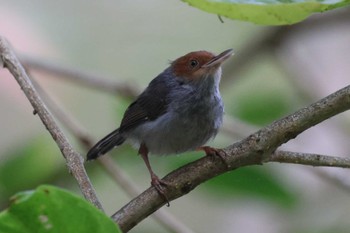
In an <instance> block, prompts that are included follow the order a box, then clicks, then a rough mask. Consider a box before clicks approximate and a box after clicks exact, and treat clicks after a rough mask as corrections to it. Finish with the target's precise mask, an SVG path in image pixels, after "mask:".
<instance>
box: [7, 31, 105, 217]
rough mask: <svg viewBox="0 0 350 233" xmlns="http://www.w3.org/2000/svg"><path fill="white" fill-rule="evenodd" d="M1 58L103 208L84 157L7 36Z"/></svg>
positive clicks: (87, 192)
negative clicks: (43, 98)
mask: <svg viewBox="0 0 350 233" xmlns="http://www.w3.org/2000/svg"><path fill="white" fill-rule="evenodd" d="M0 60H1V61H2V63H3V66H4V67H6V68H7V69H8V70H9V71H10V72H11V74H12V75H13V77H14V78H15V79H16V80H17V82H18V84H19V85H20V87H21V88H22V90H23V92H24V94H25V95H26V97H27V98H28V100H29V102H30V103H31V105H32V106H33V108H34V113H37V114H38V115H39V117H40V119H41V121H42V122H43V124H44V125H45V127H46V129H47V130H48V131H49V132H50V134H51V136H52V138H53V139H54V140H55V142H56V144H57V145H58V147H59V149H60V150H61V152H62V155H63V157H64V158H65V159H66V164H67V167H68V170H69V172H70V173H71V174H72V175H73V176H74V178H75V179H76V180H77V182H78V184H79V187H80V189H81V191H82V193H83V195H84V197H85V198H86V199H87V200H88V201H90V202H91V203H92V204H93V205H95V206H96V207H97V208H99V209H101V210H103V209H102V205H101V203H100V202H99V200H98V199H97V196H96V193H95V190H94V188H93V187H92V185H91V182H90V180H89V177H88V176H87V174H86V171H85V168H84V166H83V158H82V157H81V156H80V155H79V154H78V153H77V152H76V151H74V149H73V147H72V146H71V144H70V143H69V142H68V139H67V138H66V136H65V135H64V134H63V132H62V131H61V129H60V128H59V127H58V125H57V124H56V122H55V120H54V119H53V117H52V116H51V114H50V112H49V111H48V109H47V107H46V105H45V104H44V103H43V101H42V100H41V98H40V96H39V95H38V93H37V92H36V90H35V88H34V87H33V84H32V83H31V81H30V78H29V77H28V75H27V74H26V72H25V70H24V68H23V67H22V65H21V64H20V62H19V61H18V59H17V57H16V55H15V53H14V52H13V50H12V48H11V47H10V46H9V44H8V43H7V42H6V40H5V38H3V37H1V36H0Z"/></svg>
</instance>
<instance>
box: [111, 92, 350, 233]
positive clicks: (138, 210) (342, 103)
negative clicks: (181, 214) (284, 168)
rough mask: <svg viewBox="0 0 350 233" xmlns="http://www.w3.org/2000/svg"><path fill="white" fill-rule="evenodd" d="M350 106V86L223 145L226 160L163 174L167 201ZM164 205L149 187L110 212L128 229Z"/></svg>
mask: <svg viewBox="0 0 350 233" xmlns="http://www.w3.org/2000/svg"><path fill="white" fill-rule="evenodd" d="M349 108H350V86H347V87H345V88H343V89H341V90H339V91H337V92H335V93H333V94H331V95H329V96H327V97H325V98H323V99H321V100H319V101H317V102H315V103H313V104H311V105H310V106H308V107H305V108H302V109H300V110H299V111H297V112H295V113H293V114H291V115H289V116H287V117H285V118H282V119H280V120H277V121H275V122H273V123H272V124H270V125H268V126H267V127H265V128H263V129H261V130H259V131H257V132H255V133H254V134H252V135H250V136H249V137H247V138H245V139H243V140H242V141H239V142H236V143H234V144H233V145H231V146H228V147H226V148H224V149H223V151H224V152H225V153H226V155H225V162H224V161H223V160H222V159H221V158H219V157H213V156H206V157H204V158H201V159H199V160H196V161H194V162H192V163H190V164H187V165H185V166H183V167H181V168H179V169H177V170H175V171H173V172H171V173H170V174H168V175H167V176H166V177H164V180H165V181H166V182H167V183H169V184H170V185H169V186H167V188H166V189H165V190H164V192H165V195H166V196H167V197H168V199H169V200H174V199H176V198H178V197H181V196H183V195H185V194H186V193H188V192H190V191H191V190H193V189H194V188H195V187H197V186H198V185H199V184H201V183H203V182H205V181H207V180H209V179H211V178H213V177H215V176H218V175H220V174H223V173H225V172H227V171H231V170H234V169H237V168H239V167H244V166H248V165H257V164H262V163H264V162H266V161H269V160H271V159H270V156H271V154H273V152H274V151H275V150H276V149H277V148H278V147H279V146H280V145H281V144H283V143H285V142H287V141H289V140H290V139H293V138H295V137H296V136H297V135H299V134H300V133H302V132H303V131H305V130H306V129H308V128H310V127H312V126H314V125H316V124H318V123H320V122H322V121H324V120H326V119H328V118H330V117H332V116H334V115H337V114H339V113H341V112H343V111H345V110H348V109H349ZM274 156H275V157H272V158H275V160H276V161H278V159H282V158H284V159H285V160H286V161H287V160H288V159H287V158H286V157H287V155H286V154H285V153H282V152H281V153H277V154H275V155H274ZM293 157H294V159H295V161H296V162H295V163H297V162H299V163H300V164H301V162H305V165H310V161H309V160H308V159H305V158H301V157H303V154H298V153H295V154H294V155H293ZM316 158H317V156H316ZM323 158H326V157H323ZM327 158H328V157H327ZM328 159H330V158H328ZM336 160H338V161H339V162H341V161H342V163H344V164H346V163H348V159H343V158H336ZM318 161H321V162H322V164H320V165H322V166H326V165H327V166H334V165H333V162H334V161H332V163H330V164H327V163H325V162H324V161H326V160H325V159H323V160H316V161H314V163H313V164H312V165H314V166H316V165H317V164H319V163H318ZM290 162H291V160H290ZM344 166H345V165H344ZM164 204H166V202H165V201H164V200H163V199H162V198H161V197H160V196H159V195H158V193H157V191H156V190H155V189H154V188H153V187H150V188H149V189H147V190H146V191H144V192H143V193H142V194H140V195H139V196H138V197H136V198H135V199H133V200H132V201H131V202H129V203H128V204H126V205H125V206H124V207H123V208H121V209H120V210H119V211H118V212H116V213H115V214H113V216H112V218H113V219H114V220H115V221H116V222H117V223H118V224H119V226H120V228H121V229H122V230H123V231H124V232H127V231H128V230H130V229H131V228H132V227H134V226H135V225H136V224H137V223H139V222H140V221H142V220H143V219H144V218H146V217H147V216H148V215H150V214H151V213H153V212H154V211H156V210H157V209H159V208H160V207H161V206H163V205H164Z"/></svg>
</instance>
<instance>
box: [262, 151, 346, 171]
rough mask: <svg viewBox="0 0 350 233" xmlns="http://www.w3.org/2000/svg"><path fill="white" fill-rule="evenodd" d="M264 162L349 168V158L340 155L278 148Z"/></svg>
mask: <svg viewBox="0 0 350 233" xmlns="http://www.w3.org/2000/svg"><path fill="white" fill-rule="evenodd" d="M263 162H264V163H266V162H279V163H293V164H303V165H310V166H314V167H320V166H326V167H342V168H350V159H349V158H342V157H334V156H328V155H320V154H311V153H298V152H290V151H282V150H278V151H275V152H274V153H272V154H271V155H270V156H269V157H267V158H266V159H265V160H264V161H263Z"/></svg>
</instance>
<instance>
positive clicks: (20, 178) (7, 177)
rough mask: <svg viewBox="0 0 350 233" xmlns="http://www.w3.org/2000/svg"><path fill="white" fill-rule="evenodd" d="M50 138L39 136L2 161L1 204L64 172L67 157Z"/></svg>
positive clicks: (0, 167)
mask: <svg viewBox="0 0 350 233" xmlns="http://www.w3.org/2000/svg"><path fill="white" fill-rule="evenodd" d="M58 154H59V150H58V148H57V146H56V145H55V144H54V142H53V141H52V140H51V139H50V138H49V137H38V138H36V139H33V140H32V141H31V142H28V143H27V144H25V145H22V146H19V147H18V148H14V150H13V151H11V152H9V153H8V155H7V156H4V157H2V161H1V163H0V193H1V198H2V200H0V203H1V202H3V201H5V200H7V198H8V197H9V196H10V195H13V194H14V193H15V192H18V191H20V190H25V189H32V188H35V187H36V186H38V185H39V184H42V183H45V182H49V181H51V180H53V179H54V178H55V176H56V175H57V173H59V172H60V171H64V160H63V159H62V158H61V156H59V155H58Z"/></svg>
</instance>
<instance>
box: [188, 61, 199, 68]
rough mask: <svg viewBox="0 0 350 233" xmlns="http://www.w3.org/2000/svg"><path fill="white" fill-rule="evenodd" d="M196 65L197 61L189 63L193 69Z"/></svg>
mask: <svg viewBox="0 0 350 233" xmlns="http://www.w3.org/2000/svg"><path fill="white" fill-rule="evenodd" d="M197 65H198V61H197V60H191V61H190V66H191V67H192V68H195V67H196V66H197Z"/></svg>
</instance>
